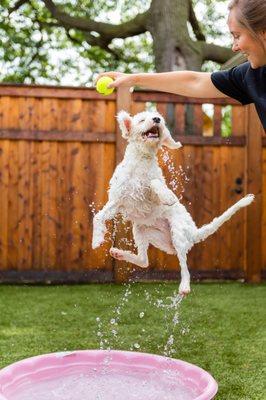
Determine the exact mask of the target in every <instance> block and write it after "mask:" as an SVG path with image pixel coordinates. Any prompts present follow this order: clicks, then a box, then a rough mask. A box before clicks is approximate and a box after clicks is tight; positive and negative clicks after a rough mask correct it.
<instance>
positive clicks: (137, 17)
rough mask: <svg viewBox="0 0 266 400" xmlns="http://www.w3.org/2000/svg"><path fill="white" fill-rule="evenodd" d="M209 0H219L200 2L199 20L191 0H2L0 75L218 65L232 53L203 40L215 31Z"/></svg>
mask: <svg viewBox="0 0 266 400" xmlns="http://www.w3.org/2000/svg"><path fill="white" fill-rule="evenodd" d="M216 3H220V4H223V3H225V1H224V0H216V1H215V2H214V1H210V0H201V2H200V4H201V5H202V6H203V7H204V8H205V18H204V21H203V20H202V21H200V18H197V16H196V11H195V10H196V9H197V5H198V3H197V2H196V1H194V0H164V1H162V0H151V1H149V2H143V1H140V0H135V1H134V4H133V2H132V1H130V0H120V1H118V2H117V1H114V0H105V1H104V0H97V1H93V0H68V1H63V0H16V1H8V0H2V1H1V5H0V15H1V20H0V37H1V38H2V39H1V42H0V59H1V60H2V62H1V64H2V65H1V64H0V67H1V72H0V74H1V75H0V77H1V79H2V81H9V82H10V81H15V82H27V83H29V82H33V83H34V82H38V83H41V82H60V81H61V79H62V78H61V77H62V76H65V75H67V74H69V75H70V76H74V77H75V79H76V82H73V83H82V80H83V81H84V82H87V81H89V80H90V79H93V76H94V72H93V71H95V72H97V73H98V72H100V71H102V70H112V69H119V70H121V71H126V72H129V71H133V70H142V71H151V70H154V66H155V69H156V70H157V71H170V70H176V69H185V68H186V69H194V70H200V69H201V68H202V65H204V63H206V61H207V62H208V61H214V62H216V63H224V62H225V61H226V60H228V59H229V58H230V57H231V56H232V51H231V50H230V49H229V48H227V47H224V46H221V45H217V44H214V43H212V42H211V40H210V37H213V38H219V37H220V36H221V28H220V27H219V26H218V25H219V24H217V23H216V24H214V20H216V22H219V20H221V18H222V17H223V15H222V13H221V12H220V13H219V12H218V11H217V9H216V7H214V4H216ZM225 12H226V11H225ZM206 21H207V22H206ZM81 76H82V77H83V79H82V78H81Z"/></svg>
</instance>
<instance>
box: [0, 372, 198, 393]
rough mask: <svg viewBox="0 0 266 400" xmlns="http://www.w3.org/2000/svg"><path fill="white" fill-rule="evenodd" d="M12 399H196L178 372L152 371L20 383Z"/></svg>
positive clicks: (81, 373)
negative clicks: (180, 378)
mask: <svg viewBox="0 0 266 400" xmlns="http://www.w3.org/2000/svg"><path fill="white" fill-rule="evenodd" d="M7 398H8V400H125V399H127V400H136V399H138V400H139V399H145V400H192V399H193V398H195V394H193V392H192V390H191V389H188V388H185V387H184V385H183V384H182V383H181V382H180V380H179V378H178V376H177V375H176V373H173V372H169V371H164V372H162V371H161V373H160V374H159V373H158V371H157V372H155V373H153V372H151V371H149V372H147V373H146V374H143V372H141V375H140V374H139V373H137V372H136V373H134V372H132V371H130V373H127V371H123V372H121V371H120V372H118V371H115V372H114V371H112V370H108V371H105V372H101V373H99V371H96V370H94V372H91V373H86V372H79V373H77V372H76V373H73V371H72V373H69V374H68V375H67V376H64V377H60V376H57V377H55V378H53V379H51V378H49V379H44V380H42V381H40V382H38V383H34V384H32V383H30V380H28V379H26V380H23V381H21V382H20V385H19V390H18V388H17V389H16V393H9V394H8V397H7Z"/></svg>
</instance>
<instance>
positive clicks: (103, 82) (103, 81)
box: [96, 76, 115, 96]
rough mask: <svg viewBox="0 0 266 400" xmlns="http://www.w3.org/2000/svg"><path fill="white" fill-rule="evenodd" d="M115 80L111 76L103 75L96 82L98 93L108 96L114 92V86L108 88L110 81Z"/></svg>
mask: <svg viewBox="0 0 266 400" xmlns="http://www.w3.org/2000/svg"><path fill="white" fill-rule="evenodd" d="M112 82H114V80H113V79H112V78H110V77H109V76H102V77H101V78H100V79H99V80H98V81H97V83H96V90H97V92H98V93H100V94H103V95H104V96H108V94H111V93H113V91H114V90H115V89H114V88H108V85H109V84H110V83H112Z"/></svg>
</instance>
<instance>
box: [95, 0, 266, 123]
mask: <svg viewBox="0 0 266 400" xmlns="http://www.w3.org/2000/svg"><path fill="white" fill-rule="evenodd" d="M228 26H229V29H230V32H231V34H232V35H233V39H234V42H233V51H235V52H237V51H241V53H243V54H244V55H245V56H246V57H247V59H248V61H247V62H245V63H244V64H241V65H239V66H237V67H234V68H232V69H230V70H227V71H217V72H214V73H208V72H194V71H176V72H164V73H143V74H142V73H140V74H124V73H121V72H106V73H103V74H100V75H99V77H101V76H110V77H111V78H113V79H115V81H114V82H113V83H112V84H110V85H109V87H119V86H123V87H131V86H140V87H146V88H149V89H154V90H159V91H163V92H169V93H175V94H180V95H183V96H190V97H201V98H210V97H227V96H230V97H233V98H234V99H236V100H238V101H240V102H241V103H242V104H250V103H254V104H255V106H256V109H257V112H258V115H259V118H260V120H261V122H262V125H263V127H264V129H265V130H266V1H265V0H232V1H231V2H230V4H229V17H228Z"/></svg>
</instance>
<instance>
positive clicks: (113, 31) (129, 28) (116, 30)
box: [42, 0, 149, 40]
mask: <svg viewBox="0 0 266 400" xmlns="http://www.w3.org/2000/svg"><path fill="white" fill-rule="evenodd" d="M42 1H43V2H44V4H45V6H46V7H47V9H48V10H49V11H50V13H51V14H52V16H53V17H54V18H55V19H56V20H57V21H59V22H60V23H61V24H62V25H63V26H64V27H66V26H67V27H68V28H74V29H79V30H81V31H84V32H91V31H94V32H98V33H99V34H101V35H103V36H105V37H108V38H110V40H112V39H114V38H126V37H129V36H135V35H139V34H140V33H144V32H146V30H147V29H146V21H147V17H148V14H149V11H146V12H144V13H142V14H138V15H137V16H136V17H135V18H133V19H131V20H130V21H127V22H124V23H122V24H119V25H114V24H109V23H105V22H96V21H94V20H91V19H89V18H81V17H72V16H71V15H69V14H67V13H66V12H64V11H61V10H60V8H59V7H58V6H56V4H55V3H54V2H53V1H52V0H42Z"/></svg>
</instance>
